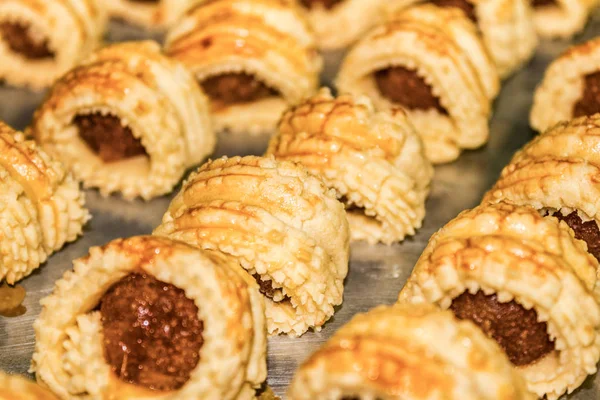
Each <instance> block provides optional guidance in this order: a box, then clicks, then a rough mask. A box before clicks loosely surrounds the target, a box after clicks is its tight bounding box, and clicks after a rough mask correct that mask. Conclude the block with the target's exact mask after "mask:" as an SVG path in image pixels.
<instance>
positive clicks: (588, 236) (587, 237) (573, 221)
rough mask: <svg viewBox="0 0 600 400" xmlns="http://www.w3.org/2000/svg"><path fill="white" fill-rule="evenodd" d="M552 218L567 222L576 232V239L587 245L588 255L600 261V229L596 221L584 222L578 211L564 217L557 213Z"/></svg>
mask: <svg viewBox="0 0 600 400" xmlns="http://www.w3.org/2000/svg"><path fill="white" fill-rule="evenodd" d="M552 216H554V217H556V218H558V219H559V220H560V221H565V222H566V224H567V225H569V227H570V228H571V229H573V232H575V238H576V239H579V240H583V241H584V242H586V243H587V247H588V253H590V254H591V255H593V256H594V257H596V259H597V260H598V261H600V229H599V228H598V223H597V222H596V221H595V220H590V221H583V220H582V219H581V217H580V216H579V214H578V213H577V211H573V212H571V213H570V214H568V215H563V214H562V212H560V211H557V212H555V213H554V214H552Z"/></svg>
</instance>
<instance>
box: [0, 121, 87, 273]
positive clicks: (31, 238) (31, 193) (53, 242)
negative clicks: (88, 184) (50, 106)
mask: <svg viewBox="0 0 600 400" xmlns="http://www.w3.org/2000/svg"><path fill="white" fill-rule="evenodd" d="M0 186H2V190H1V194H0V197H1V198H2V201H1V203H2V207H1V208H2V209H1V210H0V222H1V223H0V225H1V227H0V232H1V237H2V240H0V280H3V279H5V280H6V281H7V282H8V283H10V284H13V283H14V282H16V281H18V280H20V279H22V278H24V277H25V276H27V275H29V274H30V273H31V272H32V271H33V270H34V269H36V268H38V267H39V266H40V264H41V263H43V262H44V261H45V260H46V259H47V257H48V256H49V255H50V254H52V253H53V252H55V251H57V250H59V249H60V248H62V247H63V246H64V245H65V243H67V242H72V241H74V240H75V239H77V237H78V236H79V235H81V234H82V227H83V225H85V223H86V222H87V221H88V220H89V218H90V216H89V213H88V211H87V210H86V209H85V208H84V202H85V198H84V194H83V193H82V192H81V191H80V190H79V185H78V184H77V182H76V181H75V180H74V179H73V177H72V176H71V175H70V174H69V173H67V172H66V171H65V169H64V168H63V166H62V165H61V164H60V163H58V162H56V161H54V160H52V159H51V158H50V157H49V156H48V155H47V154H46V153H45V152H43V151H42V150H41V149H40V148H39V147H38V146H37V145H36V144H35V143H34V142H33V141H30V140H25V137H24V135H23V134H22V133H20V132H15V131H14V130H12V129H11V128H10V127H8V126H7V125H5V124H4V123H2V122H0Z"/></svg>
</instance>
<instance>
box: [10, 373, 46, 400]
mask: <svg viewBox="0 0 600 400" xmlns="http://www.w3.org/2000/svg"><path fill="white" fill-rule="evenodd" d="M0 400H58V397H55V396H54V395H53V394H52V393H50V392H49V391H47V390H45V389H43V388H42V387H40V386H38V385H36V384H35V383H34V382H31V381H29V380H27V379H25V378H23V377H21V376H18V375H6V374H4V373H2V372H0Z"/></svg>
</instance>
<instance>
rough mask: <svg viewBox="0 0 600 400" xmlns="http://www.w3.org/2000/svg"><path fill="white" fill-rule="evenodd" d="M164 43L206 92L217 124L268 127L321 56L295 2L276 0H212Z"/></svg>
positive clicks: (303, 90) (308, 82)
mask: <svg viewBox="0 0 600 400" xmlns="http://www.w3.org/2000/svg"><path fill="white" fill-rule="evenodd" d="M165 49H166V52H167V54H168V55H169V56H171V57H172V58H174V59H176V60H178V61H181V62H182V63H183V64H185V65H186V66H187V67H188V68H189V69H190V70H191V71H192V72H193V73H194V75H195V76H196V78H197V79H198V81H199V82H200V84H201V85H202V87H203V88H204V91H205V92H206V93H207V94H208V96H209V97H210V99H211V105H212V112H213V116H214V119H215V124H216V128H217V130H229V131H232V132H243V133H252V134H258V133H272V132H273V131H274V129H275V126H276V125H277V121H278V120H279V118H280V117H281V114H282V113H283V112H284V111H285V109H286V108H287V107H288V106H289V105H290V104H295V103H297V102H299V101H300V100H302V99H303V98H305V97H307V96H310V95H312V94H313V93H314V92H315V91H316V90H317V87H318V84H319V72H320V70H321V67H322V61H321V57H320V56H319V54H318V52H317V51H316V48H315V44H314V40H313V36H312V32H311V31H310V29H309V27H308V24H307V22H306V20H305V19H304V18H303V16H302V14H301V12H300V10H299V9H297V8H296V7H295V6H294V5H293V4H292V3H291V2H288V1H282V0H216V1H210V2H208V3H206V4H200V5H198V6H197V7H195V8H193V9H192V10H190V11H189V12H188V13H187V14H186V15H185V17H184V18H183V19H181V20H180V21H179V22H178V23H177V24H175V25H174V26H173V27H172V28H171V29H170V30H169V32H168V35H167V39H166V43H165Z"/></svg>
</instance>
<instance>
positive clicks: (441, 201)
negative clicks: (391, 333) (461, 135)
mask: <svg viewBox="0 0 600 400" xmlns="http://www.w3.org/2000/svg"><path fill="white" fill-rule="evenodd" d="M599 34H600V13H597V14H596V15H594V16H593V18H592V20H591V21H590V23H589V24H588V26H587V28H586V30H585V32H584V33H583V34H581V35H579V36H577V37H576V38H575V39H574V40H572V41H559V42H543V43H541V45H540V47H539V49H538V52H537V54H536V56H535V58H534V59H533V60H532V61H531V63H530V64H529V65H528V66H527V67H525V68H524V69H522V70H521V71H520V72H518V73H517V74H515V75H514V76H512V77H511V78H510V79H508V80H507V81H506V82H504V84H503V88H502V92H501V94H500V96H499V97H498V99H497V100H496V103H495V106H494V110H495V112H494V117H493V119H492V121H491V138H490V142H489V143H488V145H487V146H485V147H483V148H482V149H479V150H476V151H469V152H465V153H464V154H463V155H462V156H461V158H460V159H459V160H458V161H457V162H454V163H452V164H450V165H444V166H440V167H437V168H436V174H435V179H434V181H433V187H432V193H431V196H430V197H429V200H428V201H427V215H426V217H425V222H424V225H423V227H422V228H421V229H420V230H419V232H418V233H417V235H416V236H414V237H412V238H409V239H407V240H405V241H404V242H403V243H400V244H396V245H393V246H389V247H388V246H383V245H378V246H370V245H367V244H364V243H357V244H354V245H352V248H351V261H350V273H349V275H348V278H347V280H346V285H345V287H346V289H345V295H344V303H343V304H342V305H341V306H340V307H339V308H338V310H337V312H336V313H335V316H334V317H333V318H332V319H331V320H330V321H329V322H327V324H326V325H325V326H324V327H323V329H322V331H321V332H308V333H306V334H305V335H304V336H302V337H300V338H289V337H286V336H279V337H273V338H270V339H269V357H268V366H269V377H268V383H269V384H270V385H271V386H272V387H273V389H274V390H275V392H276V393H277V394H278V395H280V396H284V395H285V391H286V388H287V386H288V385H289V383H290V380H291V379H292V376H293V374H294V371H295V370H296V368H297V366H298V365H299V363H301V362H302V361H303V360H304V359H305V358H306V357H308V356H309V355H310V354H311V353H312V352H313V351H315V350H316V349H317V348H318V347H319V346H320V345H321V344H322V343H323V342H324V341H325V340H327V338H328V337H330V336H331V335H332V334H333V333H334V332H335V331H336V330H337V329H338V328H339V327H340V326H342V325H343V324H344V323H346V322H347V321H348V320H349V319H350V318H351V317H352V316H353V315H355V314H356V313H358V312H364V311H367V310H369V309H371V308H373V307H375V306H377V305H380V304H391V303H393V302H395V300H396V297H397V295H398V292H399V291H400V289H401V288H402V286H403V284H404V282H405V280H406V279H407V277H408V275H409V274H410V272H411V270H412V267H413V266H414V264H415V262H416V261H417V258H418V257H419V255H420V254H421V252H422V250H423V248H424V247H425V245H426V244H427V241H428V239H429V237H430V236H431V235H432V234H433V233H434V232H435V231H436V230H437V229H439V228H440V227H442V226H443V225H444V224H445V223H446V222H448V221H449V220H450V219H452V218H454V217H455V216H456V215H457V214H458V213H459V212H460V211H462V210H464V209H466V208H471V207H474V206H475V205H477V204H478V203H479V201H480V199H481V197H482V195H483V193H484V192H485V191H486V190H487V189H488V188H490V187H491V186H492V184H493V183H494V181H495V180H496V178H497V177H498V175H499V173H500V170H501V169H502V167H503V166H504V165H506V164H507V163H508V161H509V160H510V158H511V156H512V155H513V153H514V152H515V151H516V150H517V149H519V148H520V147H521V146H523V144H525V143H526V142H527V141H529V140H530V139H531V138H532V137H533V135H534V132H533V131H531V129H530V128H529V123H528V114H529V109H530V107H531V102H532V96H533V91H534V89H535V87H536V85H537V84H538V83H539V81H540V80H541V78H542V75H543V72H544V69H545V68H546V66H547V65H548V63H549V62H550V61H551V60H552V59H553V58H555V57H556V56H557V55H558V54H560V53H561V52H562V51H564V50H565V49H566V48H567V47H568V46H569V45H571V44H572V43H576V42H581V41H584V40H587V39H589V38H591V37H593V36H595V35H599ZM147 37H149V36H148V35H146V34H145V33H144V32H143V31H141V30H138V29H135V28H132V27H129V26H126V25H124V24H122V23H112V24H111V27H110V32H109V35H108V38H107V40H108V41H109V42H110V41H121V40H127V39H140V38H147ZM153 37H154V38H155V39H160V38H159V37H157V36H156V35H153ZM340 58H341V55H340V54H332V55H328V56H327V62H328V68H326V71H325V73H324V75H323V83H324V84H328V83H330V82H331V81H332V78H333V76H334V74H335V70H336V64H337V63H338V62H339V60H340ZM43 96H44V95H43V93H31V92H28V91H26V90H22V89H14V88H7V87H0V119H2V120H4V121H6V122H7V123H8V124H10V125H12V126H13V127H15V128H18V129H23V128H25V127H26V126H27V124H29V122H30V120H31V117H32V114H33V111H34V109H35V108H36V107H37V105H38V104H39V103H40V101H41V100H42V99H43ZM267 141H268V138H265V137H262V138H260V137H245V136H239V135H238V136H232V135H221V136H220V138H219V144H218V147H217V150H216V152H215V153H214V155H213V158H214V157H219V156H221V155H229V156H233V155H247V154H257V155H258V154H262V153H263V152H264V150H265V148H266V144H267ZM177 190H178V188H175V191H174V193H175V192H176V191H177ZM170 198H171V196H166V197H163V198H158V199H155V200H152V201H150V202H142V201H136V202H133V203H129V202H126V201H124V200H122V199H120V198H119V197H118V196H113V197H110V198H102V197H101V196H100V195H99V194H98V192H96V191H93V190H89V191H87V205H88V207H89V209H90V211H91V213H92V215H93V219H92V220H91V222H90V223H89V224H88V225H87V226H86V228H85V232H84V236H83V237H82V238H80V239H79V240H78V241H76V242H75V243H72V244H70V245H68V246H66V247H65V248H64V249H63V250H61V251H59V252H58V253H56V254H54V255H53V256H52V257H50V259H49V260H48V261H47V262H46V264H45V265H43V266H42V267H41V268H39V269H38V270H36V271H35V272H34V273H33V274H32V275H31V276H29V277H28V278H26V279H24V280H23V281H22V282H21V283H20V284H21V285H22V286H23V287H25V289H26V291H27V296H26V299H25V302H24V306H25V307H26V308H27V311H26V313H25V314H24V315H22V316H19V317H15V318H5V317H0V369H2V370H4V371H7V372H10V373H19V374H23V375H27V370H28V368H29V363H30V360H31V355H32V353H33V348H34V333H33V327H32V325H33V322H34V320H35V318H36V317H37V316H38V314H39V312H40V309H41V307H40V305H39V301H40V299H41V298H43V297H44V296H47V295H48V294H50V292H51V291H52V288H53V286H54V282H55V281H56V280H57V279H59V278H60V277H61V276H62V274H63V272H64V271H66V270H68V269H70V268H71V261H72V260H73V259H75V258H77V257H81V256H83V255H85V254H86V253H87V251H88V248H89V247H90V246H95V245H101V244H104V243H106V242H108V241H110V240H112V239H115V238H118V237H126V236H132V235H139V234H149V233H150V232H151V231H152V229H153V228H154V227H155V226H157V225H158V224H159V222H160V220H161V217H162V215H163V213H164V212H165V210H166V209H167V206H168V204H169V201H170ZM565 398H567V399H571V400H597V399H600V377H598V376H592V377H589V379H588V380H587V381H586V382H585V383H584V385H583V386H582V387H581V388H580V389H578V390H577V391H576V392H575V393H574V394H572V395H570V396H565Z"/></svg>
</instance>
